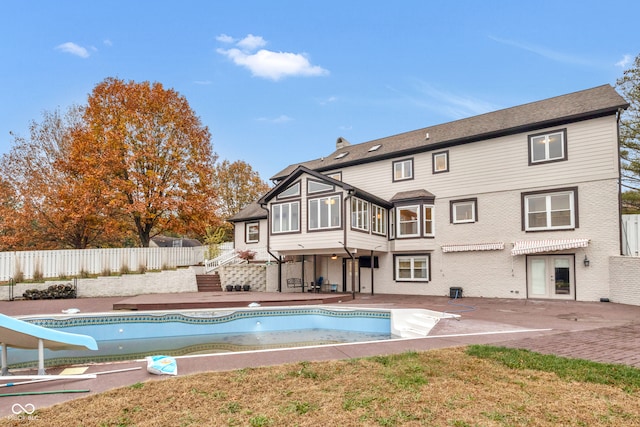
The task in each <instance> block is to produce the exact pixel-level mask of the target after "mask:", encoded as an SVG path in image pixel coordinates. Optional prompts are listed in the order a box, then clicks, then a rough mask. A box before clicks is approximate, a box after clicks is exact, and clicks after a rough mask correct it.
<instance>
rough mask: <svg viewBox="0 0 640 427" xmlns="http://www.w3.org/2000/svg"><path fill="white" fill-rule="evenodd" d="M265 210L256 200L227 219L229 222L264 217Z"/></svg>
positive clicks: (265, 215) (265, 214) (265, 216)
mask: <svg viewBox="0 0 640 427" xmlns="http://www.w3.org/2000/svg"><path fill="white" fill-rule="evenodd" d="M266 218H267V211H266V210H264V209H263V208H262V206H260V205H259V204H258V203H257V202H253V203H249V204H248V205H247V206H245V207H244V208H243V209H241V210H240V212H238V213H237V214H235V215H234V216H232V217H231V218H229V219H227V221H229V222H239V221H249V220H252V219H266Z"/></svg>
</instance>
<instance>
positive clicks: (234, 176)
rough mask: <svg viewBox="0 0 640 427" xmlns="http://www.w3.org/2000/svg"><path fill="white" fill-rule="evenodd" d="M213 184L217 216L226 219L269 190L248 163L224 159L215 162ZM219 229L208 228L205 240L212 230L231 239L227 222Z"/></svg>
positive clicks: (209, 237) (230, 231)
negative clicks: (216, 194) (216, 195)
mask: <svg viewBox="0 0 640 427" xmlns="http://www.w3.org/2000/svg"><path fill="white" fill-rule="evenodd" d="M214 180H215V186H216V189H217V192H218V206H219V209H218V216H219V217H220V218H222V219H227V218H230V217H232V216H233V215H235V214H237V213H238V212H240V210H241V209H243V208H244V207H245V206H247V205H248V204H249V203H251V202H253V201H255V200H256V199H258V198H259V197H260V196H262V195H263V194H264V193H266V192H267V191H269V185H268V184H267V183H266V182H264V181H263V180H262V179H261V178H260V174H258V172H257V171H254V170H253V168H252V167H251V165H249V164H248V163H246V162H244V161H242V160H237V161H235V162H229V161H228V160H224V161H222V162H219V163H217V164H216V167H215V178H214ZM220 227H221V228H222V229H223V230H222V231H221V230H209V232H208V233H207V235H206V238H205V240H210V239H211V236H210V234H211V233H212V231H213V232H214V233H216V235H222V236H223V237H222V240H224V241H230V240H233V234H232V233H233V229H232V227H231V225H230V224H229V223H227V222H223V223H221V224H220Z"/></svg>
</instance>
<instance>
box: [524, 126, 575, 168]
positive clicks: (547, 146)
mask: <svg viewBox="0 0 640 427" xmlns="http://www.w3.org/2000/svg"><path fill="white" fill-rule="evenodd" d="M559 160H567V130H566V129H562V130H557V131H553V132H547V133H541V134H536V135H529V164H536V163H544V162H555V161H559Z"/></svg>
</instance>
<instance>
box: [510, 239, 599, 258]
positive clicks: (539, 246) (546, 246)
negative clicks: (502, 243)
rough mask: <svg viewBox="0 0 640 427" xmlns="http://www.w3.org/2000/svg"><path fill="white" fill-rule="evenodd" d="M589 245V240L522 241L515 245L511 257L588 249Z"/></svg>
mask: <svg viewBox="0 0 640 427" xmlns="http://www.w3.org/2000/svg"><path fill="white" fill-rule="evenodd" d="M588 245H589V239H561V240H522V241H519V242H515V243H514V244H513V249H511V255H514V256H515V255H525V254H537V253H540V252H554V251H563V250H565V249H575V248H586V247H587V246H588Z"/></svg>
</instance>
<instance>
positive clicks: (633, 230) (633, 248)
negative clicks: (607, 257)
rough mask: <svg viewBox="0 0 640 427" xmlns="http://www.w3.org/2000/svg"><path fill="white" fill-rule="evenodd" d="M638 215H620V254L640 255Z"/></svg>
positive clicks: (639, 221)
mask: <svg viewBox="0 0 640 427" xmlns="http://www.w3.org/2000/svg"><path fill="white" fill-rule="evenodd" d="M639 223H640V215H622V254H623V255H627V256H640V253H639V252H638V251H639V250H640V248H639V244H640V227H639V226H638V224H639Z"/></svg>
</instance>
